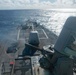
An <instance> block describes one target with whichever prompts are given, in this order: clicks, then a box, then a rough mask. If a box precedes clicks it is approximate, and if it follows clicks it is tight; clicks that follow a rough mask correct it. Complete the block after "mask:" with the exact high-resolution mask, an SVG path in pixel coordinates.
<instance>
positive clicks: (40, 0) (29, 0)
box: [0, 0, 76, 10]
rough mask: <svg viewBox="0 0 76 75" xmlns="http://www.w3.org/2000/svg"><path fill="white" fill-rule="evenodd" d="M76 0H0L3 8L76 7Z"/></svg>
mask: <svg viewBox="0 0 76 75" xmlns="http://www.w3.org/2000/svg"><path fill="white" fill-rule="evenodd" d="M75 7H76V0H0V10H2V9H51V8H75Z"/></svg>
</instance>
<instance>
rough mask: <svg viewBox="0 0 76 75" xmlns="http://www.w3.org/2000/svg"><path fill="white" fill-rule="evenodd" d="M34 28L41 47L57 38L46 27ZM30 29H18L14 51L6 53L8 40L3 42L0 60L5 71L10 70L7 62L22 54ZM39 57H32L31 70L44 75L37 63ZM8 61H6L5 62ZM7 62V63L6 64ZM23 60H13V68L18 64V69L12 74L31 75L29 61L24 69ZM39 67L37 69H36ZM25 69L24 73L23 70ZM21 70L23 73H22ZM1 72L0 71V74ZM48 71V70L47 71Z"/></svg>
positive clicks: (35, 74) (36, 74) (38, 74)
mask: <svg viewBox="0 0 76 75" xmlns="http://www.w3.org/2000/svg"><path fill="white" fill-rule="evenodd" d="M34 30H37V31H38V33H39V38H40V45H39V46H40V47H41V48H42V47H43V46H45V45H51V44H54V43H55V41H56V39H57V36H56V35H54V34H53V33H52V32H50V31H48V30H47V29H45V28H43V27H40V26H39V27H37V28H35V29H34ZM30 31H31V29H26V30H19V31H18V35H17V39H18V43H19V44H18V47H19V48H18V51H17V52H16V53H13V54H12V53H11V54H7V53H6V50H7V48H8V46H7V45H8V44H9V42H8V40H7V41H6V42H5V44H4V45H3V47H2V49H1V51H2V52H1V53H2V54H1V57H0V60H1V62H4V66H5V68H6V71H9V72H10V70H11V69H10V68H11V67H10V65H9V63H10V62H11V61H14V59H15V58H17V57H18V55H19V54H22V50H23V49H24V47H25V45H24V44H25V42H28V37H29V32H30ZM39 58H40V57H33V58H32V63H31V65H32V70H33V73H34V75H44V74H42V73H44V71H43V69H42V68H40V67H39V63H38V60H39ZM7 62H8V63H7ZM7 64H8V65H7ZM23 64H24V61H15V65H14V69H15V70H16V69H17V68H18V67H17V66H19V68H20V69H18V70H16V71H15V73H14V75H31V74H32V73H31V67H30V63H29V65H28V67H29V69H28V70H26V69H25V67H23V66H24V65H25V64H24V65H23ZM0 69H1V68H0ZM38 69H39V71H38ZM25 70H26V73H25V72H24V71H25ZM22 72H23V73H22ZM1 73H2V72H0V75H2V74H1ZM47 73H48V72H47ZM9 74H10V73H8V72H6V74H5V73H3V75H9Z"/></svg>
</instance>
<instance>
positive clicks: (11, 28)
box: [0, 9, 76, 41]
mask: <svg viewBox="0 0 76 75" xmlns="http://www.w3.org/2000/svg"><path fill="white" fill-rule="evenodd" d="M69 16H76V12H75V11H72V12H70V11H58V10H32V9H31V10H0V40H10V41H16V38H17V28H18V26H20V25H21V24H24V23H25V21H26V20H28V19H32V20H36V21H37V22H39V23H40V24H41V25H43V26H44V27H45V28H47V29H48V30H50V31H52V32H53V33H54V34H56V35H57V36H58V35H59V34H60V31H61V29H62V27H63V25H64V23H65V21H66V19H67V18H68V17H69Z"/></svg>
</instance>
